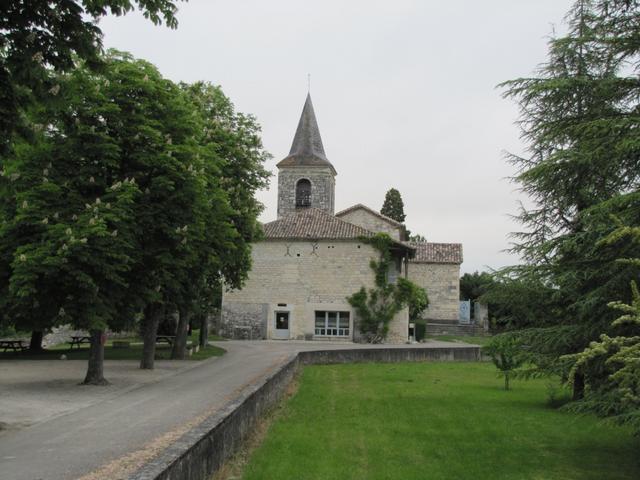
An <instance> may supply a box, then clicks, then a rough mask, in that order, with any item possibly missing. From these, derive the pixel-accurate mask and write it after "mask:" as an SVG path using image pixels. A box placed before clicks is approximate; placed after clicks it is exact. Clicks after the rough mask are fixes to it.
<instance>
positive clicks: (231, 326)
mask: <svg viewBox="0 0 640 480" xmlns="http://www.w3.org/2000/svg"><path fill="white" fill-rule="evenodd" d="M268 308H269V304H268V303H241V304H235V303H231V304H228V305H225V308H223V309H222V315H221V317H220V327H219V332H218V334H219V335H222V336H223V337H227V338H240V339H246V340H256V339H261V338H267V316H268Z"/></svg>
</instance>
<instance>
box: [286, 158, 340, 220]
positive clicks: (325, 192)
mask: <svg viewBox="0 0 640 480" xmlns="http://www.w3.org/2000/svg"><path fill="white" fill-rule="evenodd" d="M302 178H306V179H307V180H309V181H310V182H311V206H312V207H315V208H319V209H320V210H324V211H325V212H328V213H330V214H332V215H333V212H334V208H335V206H334V204H333V202H334V198H335V192H334V191H335V184H336V182H335V178H334V176H333V172H332V170H331V169H330V168H329V167H326V168H323V167H283V168H280V171H279V172H278V218H280V217H282V216H284V215H288V214H290V213H293V212H295V210H296V184H297V183H298V180H300V179H302Z"/></svg>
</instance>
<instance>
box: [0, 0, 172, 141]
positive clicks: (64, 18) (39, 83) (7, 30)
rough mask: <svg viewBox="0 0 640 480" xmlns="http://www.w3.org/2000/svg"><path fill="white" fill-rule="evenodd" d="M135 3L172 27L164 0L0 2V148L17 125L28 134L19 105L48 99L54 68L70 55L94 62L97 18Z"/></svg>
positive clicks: (98, 45) (63, 66)
mask: <svg viewBox="0 0 640 480" xmlns="http://www.w3.org/2000/svg"><path fill="white" fill-rule="evenodd" d="M136 7H138V8H139V9H140V10H141V11H142V12H143V14H144V16H145V17H146V18H148V19H149V20H151V21H152V22H153V23H154V24H160V23H162V21H163V20H164V22H165V23H166V24H167V25H168V26H169V27H171V28H175V27H176V26H177V20H176V17H175V14H176V12H177V7H176V2H174V1H170V0H68V1H64V2H49V1H47V0H31V1H29V2H25V1H23V0H6V1H4V2H2V6H0V31H2V35H1V36H0V52H1V54H0V113H1V115H0V150H2V149H4V150H5V151H6V149H7V148H8V145H9V141H10V138H11V135H12V134H13V133H14V132H15V131H16V130H17V131H19V132H21V133H27V134H28V128H25V127H26V126H25V125H24V124H23V122H22V115H21V109H22V108H24V107H26V106H28V105H29V104H30V103H31V102H32V101H33V100H36V101H37V102H41V103H42V102H45V101H48V99H49V98H51V97H52V96H53V97H55V96H56V94H57V91H58V87H57V80H56V77H55V74H53V72H54V71H58V72H60V71H67V70H70V69H72V68H73V67H74V63H75V61H76V59H81V60H84V61H86V62H88V63H89V64H90V65H91V66H94V67H97V66H98V65H99V64H100V59H99V55H100V52H101V49H102V32H101V30H100V28H99V27H98V23H97V22H98V20H99V19H100V18H101V17H104V16H105V15H107V14H111V15H117V16H120V15H124V14H126V13H128V12H130V11H131V10H133V9H134V8H136Z"/></svg>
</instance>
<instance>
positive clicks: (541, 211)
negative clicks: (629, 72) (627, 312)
mask: <svg viewBox="0 0 640 480" xmlns="http://www.w3.org/2000/svg"><path fill="white" fill-rule="evenodd" d="M637 11H638V4H637V2H635V1H634V2H627V1H621V0H620V1H619V0H612V1H607V0H600V1H596V2H592V1H588V0H579V1H577V2H576V3H575V5H574V7H573V8H572V10H571V11H570V12H569V15H568V16H567V21H568V27H569V29H568V33H567V34H566V35H565V36H564V37H561V38H553V39H552V40H551V41H550V44H549V60H548V62H547V63H546V64H544V65H543V66H541V67H540V69H539V73H538V75H537V76H536V77H533V78H522V79H517V80H514V81H510V82H507V83H506V84H504V86H505V87H506V88H507V93H506V95H507V96H508V97H510V98H515V99H517V100H518V102H519V104H520V107H521V121H520V125H521V127H522V135H523V138H524V139H525V140H526V141H527V144H528V154H527V155H526V156H523V157H520V156H511V157H510V161H511V162H512V163H513V164H514V165H515V166H516V168H517V174H516V176H515V178H514V180H515V182H517V183H518V184H519V185H520V186H521V188H522V190H523V191H524V192H525V193H527V194H528V195H529V196H530V198H531V199H532V200H533V207H526V208H525V207H523V208H522V210H521V212H520V214H519V220H520V221H521V223H522V224H523V226H524V227H525V229H524V231H523V232H518V233H517V234H515V239H516V242H515V245H514V249H513V251H514V252H515V253H517V254H519V255H520V256H521V257H522V258H523V259H524V260H525V261H526V264H525V265H522V266H519V267H515V268H512V269H509V270H508V271H507V272H503V275H507V276H508V277H510V278H512V279H514V278H515V279H518V280H519V281H520V283H521V284H527V283H529V284H534V283H536V282H537V283H538V284H539V285H540V286H541V287H542V288H543V289H548V290H549V292H550V294H549V295H547V298H548V300H547V303H549V305H547V308H546V309H545V314H544V315H542V314H540V315H539V316H538V320H537V325H535V326H534V328H531V329H527V330H524V331H521V332H519V333H518V335H519V336H520V338H521V341H522V342H523V343H526V344H527V345H529V350H528V351H529V352H530V353H531V359H530V360H532V361H533V362H534V363H535V364H536V365H537V367H538V368H539V369H542V370H543V371H545V372H555V373H559V374H561V375H563V376H564V377H565V378H566V375H567V369H568V368H569V367H570V365H568V364H567V362H566V361H564V360H562V359H561V357H562V355H563V354H569V353H574V352H577V351H581V350H582V349H584V348H585V347H586V346H587V345H588V344H589V342H590V341H591V340H593V339H595V338H597V336H598V335H599V333H600V332H602V331H605V330H606V329H607V328H608V326H609V325H610V324H611V322H612V320H613V318H612V315H613V312H612V311H611V309H609V308H608V307H607V304H608V302H610V301H612V300H614V299H624V300H629V293H628V288H625V285H628V282H629V280H630V278H631V277H632V276H633V274H634V272H633V270H632V269H631V268H630V267H629V266H623V265H620V264H616V263H614V260H615V258H616V257H617V256H619V254H620V253H622V252H621V251H620V250H616V249H615V248H613V247H611V246H610V247H602V246H599V245H600V243H599V240H601V239H602V238H604V237H605V236H606V235H608V234H609V233H610V232H611V231H612V230H613V229H614V228H615V225H613V223H612V222H611V220H610V218H611V215H617V216H619V217H620V218H622V219H623V221H625V222H629V223H630V224H631V225H635V224H637V222H638V215H637V211H638V200H639V199H638V195H637V190H638V185H639V183H640V142H638V141H637V133H636V125H637V124H638V120H639V117H638V102H637V94H638V88H639V87H638V84H637V80H636V78H635V76H626V75H625V72H626V70H625V69H626V68H629V67H631V68H634V69H635V68H637V65H638V64H637V63H631V64H630V63H629V60H630V58H632V56H633V55H635V54H637V51H636V52H635V53H633V54H632V53H631V51H629V50H624V49H621V48H619V47H620V42H619V41H618V40H619V36H620V35H622V34H621V32H622V31H625V35H626V36H629V37H633V38H636V37H637V33H638V32H637V31H636V30H637V28H638V27H637V22H636V23H634V22H626V21H624V22H622V23H620V22H619V20H621V19H622V18H623V17H624V16H632V17H634V18H635V17H637V14H638V13H637ZM623 25H624V26H623ZM614 26H615V27H616V28H619V29H620V30H618V31H615V29H614ZM612 38H613V39H614V40H613V41H612ZM624 45H625V48H626V47H628V46H629V44H628V43H624ZM623 50H624V51H623ZM630 55H632V56H631V57H630ZM625 248H627V247H625ZM628 248H629V249H631V250H632V249H633V247H628ZM627 253H628V252H627ZM529 280H531V281H529ZM538 290H540V289H538ZM512 298H513V296H512ZM529 298H533V297H529ZM523 300H524V299H523ZM537 307H538V306H537V305H534V304H529V305H523V308H528V309H529V310H530V311H532V312H535V311H536V308H537ZM583 383H584V382H583V379H582V378H580V376H579V375H578V376H577V377H576V381H574V383H573V384H574V397H575V398H579V397H581V396H582V393H583Z"/></svg>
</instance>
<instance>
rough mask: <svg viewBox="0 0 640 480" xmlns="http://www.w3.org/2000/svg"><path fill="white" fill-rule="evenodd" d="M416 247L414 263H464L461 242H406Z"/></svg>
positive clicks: (412, 260)
mask: <svg viewBox="0 0 640 480" xmlns="http://www.w3.org/2000/svg"><path fill="white" fill-rule="evenodd" d="M406 243H408V244H409V245H411V246H412V247H413V248H415V249H416V256H415V257H414V258H412V259H411V262H412V263H452V264H458V265H459V264H461V263H462V244H461V243H429V242H406Z"/></svg>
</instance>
